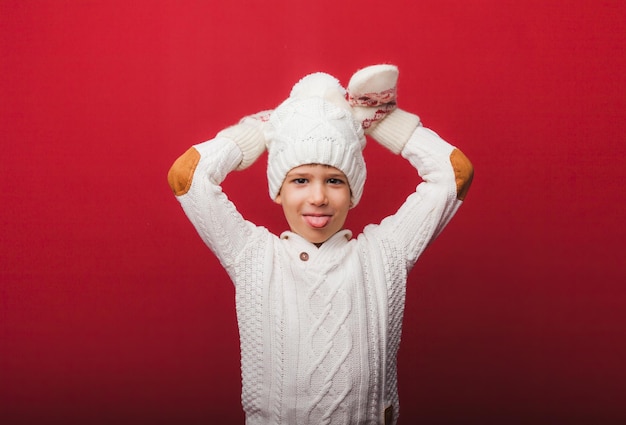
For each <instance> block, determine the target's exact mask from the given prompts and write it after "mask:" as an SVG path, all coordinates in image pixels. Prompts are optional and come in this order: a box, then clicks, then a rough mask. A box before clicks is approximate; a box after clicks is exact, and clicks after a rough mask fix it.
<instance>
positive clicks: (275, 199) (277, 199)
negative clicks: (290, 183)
mask: <svg viewBox="0 0 626 425" xmlns="http://www.w3.org/2000/svg"><path fill="white" fill-rule="evenodd" d="M274 202H276V203H277V204H278V205H282V203H283V201H282V199H281V198H280V192H278V195H276V198H274Z"/></svg>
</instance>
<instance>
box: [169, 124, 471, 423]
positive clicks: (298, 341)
mask: <svg viewBox="0 0 626 425" xmlns="http://www.w3.org/2000/svg"><path fill="white" fill-rule="evenodd" d="M194 148H195V149H196V150H197V152H198V153H199V154H200V161H199V163H198V164H197V167H196V169H195V171H194V174H193V180H192V182H191V186H190V187H189V190H188V191H187V192H186V193H185V194H184V195H181V196H178V199H179V201H180V203H181V204H182V207H183V209H184V211H185V213H186V214H187V216H188V217H189V219H190V221H191V222H192V223H193V225H194V226H195V228H196V230H197V231H198V233H199V234H200V236H201V237H202V239H203V240H204V242H205V243H206V244H207V245H208V246H209V247H210V248H211V250H212V251H213V252H214V253H215V255H216V256H217V257H218V258H219V260H220V262H221V264H222V265H223V266H224V267H225V269H226V270H227V271H228V274H229V275H230V277H231V279H232V281H233V282H234V284H235V288H236V310H237V320H238V325H239V331H240V342H241V370H242V380H243V390H242V404H243V408H244V410H245V414H246V423H247V424H249V425H253V424H314V425H320V424H381V423H385V416H386V417H387V418H388V419H387V420H388V421H389V422H391V423H395V422H396V420H397V418H398V414H399V410H398V409H399V406H398V392H397V374H396V355H397V350H398V346H399V343H400V333H401V327H402V316H403V312H404V301H405V285H406V280H407V274H408V272H409V270H410V269H411V267H412V266H413V265H414V264H415V262H416V261H417V258H418V257H419V255H420V254H421V253H422V252H423V250H424V249H425V248H426V246H427V245H428V244H429V243H430V242H431V241H432V240H433V239H434V238H435V237H436V236H437V234H439V232H440V231H441V230H442V229H443V228H444V226H445V225H446V224H447V223H448V221H449V220H450V219H451V218H452V216H453V215H454V213H455V212H456V210H457V208H458V207H459V205H460V204H461V201H459V200H457V188H456V184H455V173H454V170H453V168H452V166H451V163H450V154H451V152H452V151H453V149H454V148H453V146H451V145H450V144H448V143H447V142H445V141H443V140H442V139H441V138H439V136H437V135H436V134H435V133H433V132H432V131H430V130H428V129H426V128H423V127H418V128H417V129H416V130H415V132H414V133H413V135H412V136H411V138H410V140H409V141H408V143H407V144H406V146H405V147H404V149H403V150H402V156H403V157H405V158H406V159H408V160H409V162H410V163H411V164H412V165H413V166H414V167H416V168H417V169H418V171H419V173H420V176H421V177H422V179H423V180H424V182H422V183H420V184H419V185H417V189H416V191H415V193H413V194H411V195H410V196H409V197H408V198H407V200H406V201H405V203H404V204H403V205H402V207H400V209H399V210H398V211H397V212H396V213H395V214H394V215H392V216H390V217H387V218H385V219H384V220H383V221H382V222H381V223H380V224H378V225H369V226H367V227H366V228H365V229H364V231H363V233H362V234H361V235H359V236H358V237H357V238H355V239H353V238H352V237H351V236H352V234H351V232H350V231H348V230H342V231H340V232H339V233H337V234H335V235H334V236H333V237H332V238H330V239H329V240H328V241H326V242H325V243H324V244H322V245H321V246H320V247H319V248H317V247H316V246H315V245H313V244H311V243H309V242H308V241H306V240H304V239H303V238H301V237H300V236H298V235H296V234H294V233H291V232H285V233H283V234H282V235H281V236H280V237H277V236H275V235H273V234H271V233H270V232H269V231H268V230H267V229H265V228H264V227H259V226H256V225H255V224H253V223H251V222H249V221H246V220H245V219H244V218H243V217H242V216H241V215H240V214H239V213H238V212H237V210H236V208H235V206H234V205H233V204H232V203H231V202H230V201H229V200H228V198H227V197H226V195H225V194H224V193H223V192H222V189H221V187H220V184H221V182H222V181H223V180H224V178H225V177H226V175H227V174H228V173H229V172H230V171H232V170H234V169H235V168H237V166H238V164H239V163H240V162H241V159H242V154H241V151H240V149H239V148H238V147H237V145H236V144H234V143H233V142H231V141H230V140H228V139H226V138H223V137H217V138H216V139H214V140H211V141H209V142H205V143H202V144H199V145H196V146H195V147H194ZM385 412H386V413H385ZM389 418H392V419H389Z"/></svg>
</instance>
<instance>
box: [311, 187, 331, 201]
mask: <svg viewBox="0 0 626 425" xmlns="http://www.w3.org/2000/svg"><path fill="white" fill-rule="evenodd" d="M309 202H310V203H311V205H317V206H320V205H326V203H327V202H328V198H327V196H326V190H325V189H324V187H323V186H322V185H313V186H312V187H311V191H310V193H309Z"/></svg>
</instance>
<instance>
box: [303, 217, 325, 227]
mask: <svg viewBox="0 0 626 425" xmlns="http://www.w3.org/2000/svg"><path fill="white" fill-rule="evenodd" d="M304 219H305V220H306V222H307V223H308V224H309V226H311V227H315V228H317V229H319V228H322V227H324V226H326V225H327V224H328V222H329V221H330V216H327V215H322V216H316V215H305V216H304Z"/></svg>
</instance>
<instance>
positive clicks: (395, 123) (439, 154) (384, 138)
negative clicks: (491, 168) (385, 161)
mask: <svg viewBox="0 0 626 425" xmlns="http://www.w3.org/2000/svg"><path fill="white" fill-rule="evenodd" d="M397 78H398V70H397V68H396V67H395V66H393V65H375V66H373V67H368V68H365V69H363V70H361V71H359V72H357V73H355V75H354V76H353V77H352V79H351V81H350V84H349V86H348V92H349V100H350V102H351V104H352V106H353V108H354V109H355V111H356V114H357V115H358V116H359V118H360V119H361V120H362V122H363V127H365V129H366V133H367V134H368V135H369V136H371V137H372V138H373V139H374V140H376V141H377V142H378V143H380V144H381V145H383V146H384V147H386V148H387V149H389V150H390V151H391V152H393V153H395V154H401V155H402V156H403V157H404V158H406V159H407V160H408V161H409V162H410V163H411V165H413V166H414V167H415V168H416V169H417V171H418V173H419V175H420V177H421V178H422V180H423V182H422V183H420V184H419V185H418V186H417V188H416V191H415V192H414V193H413V194H411V195H410V196H409V197H408V198H407V200H406V201H405V203H404V204H403V205H402V207H400V209H399V210H398V211H397V212H396V213H395V214H394V215H392V216H390V217H387V218H386V219H385V220H383V221H382V222H381V224H380V226H379V227H378V228H377V229H376V230H375V231H376V232H377V234H378V237H382V238H384V239H386V240H389V241H399V245H398V246H399V249H402V250H403V251H405V255H406V260H407V264H408V265H409V266H411V265H412V264H413V263H414V262H415V261H416V260H417V258H418V257H419V255H420V254H421V253H422V252H423V250H424V249H425V248H426V246H428V244H429V243H430V242H431V241H432V240H433V239H434V238H436V237H437V236H438V235H439V233H440V232H441V231H442V230H443V228H444V227H445V226H446V224H447V223H448V222H449V221H450V219H451V218H452V216H453V215H454V214H455V212H456V211H457V209H458V208H459V206H460V205H461V203H462V201H463V199H465V196H466V195H467V191H468V190H469V187H470V185H471V182H472V178H473V173H474V170H473V166H472V164H471V162H470V161H469V159H468V158H467V157H466V156H465V155H464V154H463V153H462V152H461V151H460V150H459V149H457V148H455V147H454V146H452V145H451V144H449V143H447V142H446V141H444V140H443V139H442V138H441V137H439V136H438V135H437V134H436V133H435V132H433V131H431V130H429V129H426V128H424V127H422V125H421V122H420V119H419V117H418V116H417V115H414V114H411V113H409V112H407V111H404V110H402V109H399V108H398V107H397V105H396V100H395V96H396V83H397Z"/></svg>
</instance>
